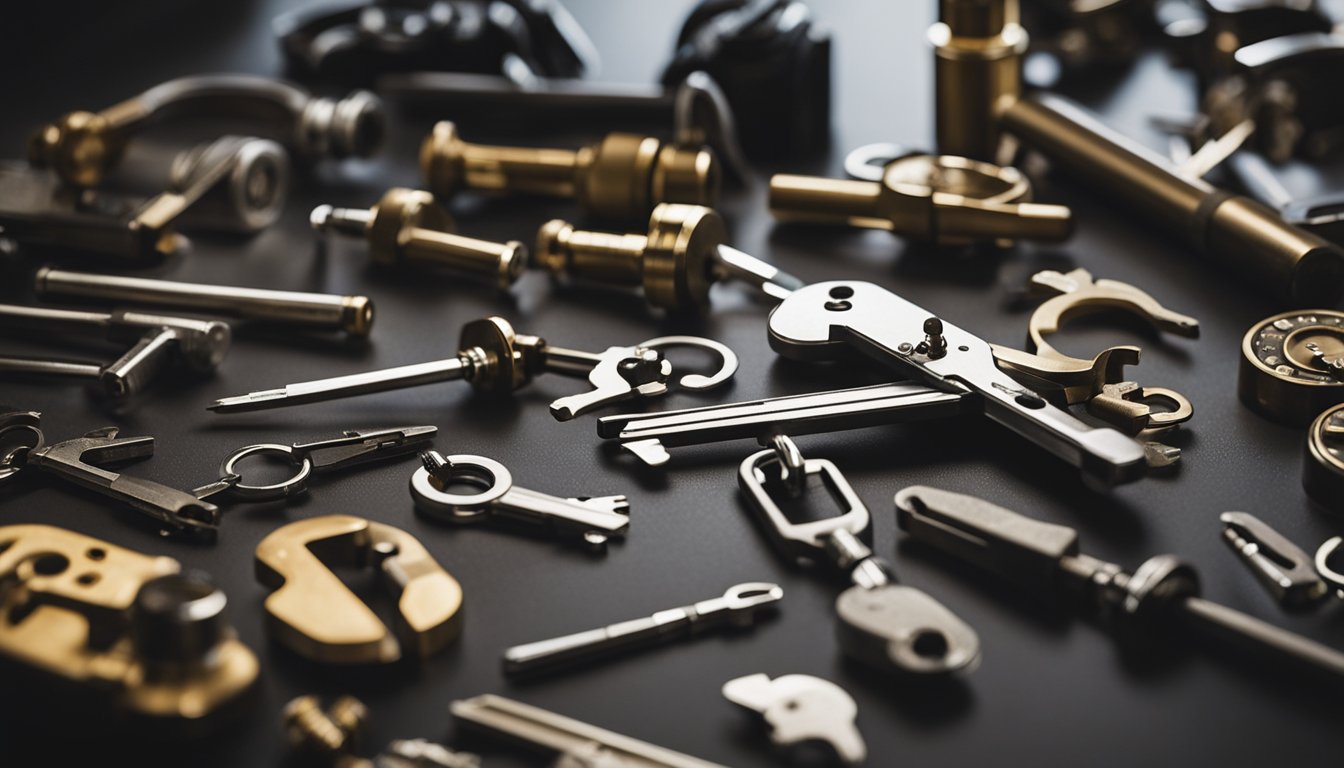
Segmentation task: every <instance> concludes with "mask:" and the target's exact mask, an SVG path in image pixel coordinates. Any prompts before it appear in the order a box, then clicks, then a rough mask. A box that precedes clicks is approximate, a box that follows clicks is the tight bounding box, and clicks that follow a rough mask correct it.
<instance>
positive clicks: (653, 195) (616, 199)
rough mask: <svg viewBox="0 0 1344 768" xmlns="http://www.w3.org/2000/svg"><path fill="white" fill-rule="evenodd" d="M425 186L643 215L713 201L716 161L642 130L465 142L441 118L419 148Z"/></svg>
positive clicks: (613, 215)
mask: <svg viewBox="0 0 1344 768" xmlns="http://www.w3.org/2000/svg"><path fill="white" fill-rule="evenodd" d="M420 170H421V173H423V174H424V177H425V181H426V183H427V184H428V186H429V189H430V191H431V192H433V193H434V194H435V195H437V196H438V197H440V198H444V199H446V198H448V197H451V196H452V195H453V194H455V193H456V192H457V191H458V190H461V189H476V190H482V191H490V192H501V193H509V194H532V195H546V196H550V197H565V198H573V199H575V200H577V201H578V203H579V205H581V206H582V207H583V208H584V210H585V211H587V212H588V213H590V214H592V215H594V216H598V217H601V218H607V219H622V220H631V219H638V218H641V217H644V216H647V215H648V214H649V212H650V211H652V210H653V207H654V206H656V205H658V204H659V203H690V204H694V205H711V206H712V205H713V204H714V202H715V201H716V200H717V198H718V194H719V176H720V170H719V161H718V159H717V158H715V156H714V153H713V151H712V150H710V149H709V148H707V147H701V148H698V149H696V148H687V147H682V146H678V145H676V144H670V143H666V142H663V141H661V140H660V139H655V138H652V137H648V136H639V135H636V134H630V133H610V134H607V136H606V138H604V139H603V140H602V141H601V142H600V143H598V144H594V145H591V146H587V147H583V148H581V149H579V150H577V151H570V150H565V149H530V148H523V147H499V146H489V145H485V144H468V143H467V142H465V141H462V139H461V138H460V137H459V136H458V135H457V128H456V126H454V125H453V124H452V123H450V122H441V123H438V124H437V125H435V126H434V130H433V131H432V132H431V133H430V135H429V136H428V138H426V139H425V142H424V144H423V145H421V147H420Z"/></svg>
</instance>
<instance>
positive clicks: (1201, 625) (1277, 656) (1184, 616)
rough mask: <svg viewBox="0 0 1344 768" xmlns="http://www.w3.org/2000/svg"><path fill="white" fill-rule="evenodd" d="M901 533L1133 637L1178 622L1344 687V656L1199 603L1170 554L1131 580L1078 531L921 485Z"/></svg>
mask: <svg viewBox="0 0 1344 768" xmlns="http://www.w3.org/2000/svg"><path fill="white" fill-rule="evenodd" d="M896 520H897V523H898V525H899V526H900V527H901V529H902V530H904V531H906V532H907V533H908V534H910V536H911V537H912V538H914V539H915V540H917V541H920V542H923V543H927V544H929V545H931V546H933V547H935V548H937V549H940V550H942V551H944V552H946V553H948V554H950V555H952V556H953V557H956V558H958V559H962V560H966V561H968V562H972V563H975V564H976V565H978V566H979V567H981V568H983V569H986V570H988V571H990V572H992V573H994V574H996V575H999V576H1002V577H1003V578H1005V579H1009V580H1011V581H1014V582H1016V583H1018V585H1019V586H1022V587H1024V588H1026V589H1029V590H1032V591H1035V592H1041V593H1046V594H1047V595H1048V596H1049V595H1053V594H1056V593H1059V594H1062V595H1063V596H1066V597H1070V598H1072V600H1073V601H1074V602H1077V603H1079V604H1081V605H1083V606H1084V607H1089V606H1090V607H1091V610H1093V611H1095V612H1097V613H1099V614H1101V615H1102V617H1103V618H1108V619H1109V620H1111V621H1113V622H1115V623H1116V625H1117V629H1119V630H1122V631H1124V632H1125V633H1127V634H1130V635H1138V636H1146V635H1151V634H1152V632H1153V631H1154V629H1155V627H1156V625H1161V624H1165V623H1167V622H1173V623H1175V624H1177V625H1178V626H1180V627H1181V628H1184V629H1186V630H1188V631H1190V632H1193V633H1196V634H1200V635H1203V636H1206V637H1209V638H1211V639H1216V640H1219V641H1226V642H1229V643H1231V644H1232V645H1235V646H1238V647H1240V648H1242V649H1244V650H1246V651H1248V652H1251V653H1255V654H1258V655H1260V656H1261V657H1262V658H1265V657H1268V658H1269V659H1271V660H1273V661H1276V662H1284V663H1287V664H1288V665H1290V666H1292V667H1294V668H1296V669H1297V671H1300V672H1304V673H1305V674H1306V675H1308V676H1309V679H1311V680H1312V681H1313V683H1315V684H1319V685H1321V686H1323V687H1326V688H1336V689H1337V688H1338V687H1339V686H1340V685H1341V684H1344V653H1341V652H1339V651H1337V650H1335V649H1333V648H1329V647H1327V646H1325V645H1322V644H1320V643H1317V642H1315V641H1312V640H1309V639H1307V638H1305V637H1302V636H1301V635H1298V634H1295V633H1293V632H1290V631H1289V630H1286V629H1283V628H1281V627H1277V626H1274V625H1273V624H1268V623H1266V622H1264V621H1261V620H1260V619H1257V618H1255V617H1253V616H1248V615H1246V614H1244V613H1241V612H1240V611H1236V610H1233V609H1231V608H1228V607H1227V606H1224V605H1220V604H1218V603H1214V602H1211V601H1209V600H1205V599H1203V598H1200V597H1198V592H1199V583H1198V578H1197V576H1196V574H1195V572H1194V569H1193V568H1192V567H1191V566H1189V565H1186V564H1184V563H1182V562H1181V561H1179V560H1177V559H1176V558H1174V557H1172V556H1170V555H1159V556H1157V557H1153V558H1150V559H1149V560H1147V561H1145V562H1144V563H1143V564H1142V565H1140V566H1139V568H1138V569H1136V570H1135V571H1134V572H1133V573H1126V572H1125V571H1123V570H1121V568H1120V567H1119V566H1118V565H1115V564H1113V563H1107V562H1104V561H1101V560H1097V559H1095V558H1092V557H1089V556H1087V555H1083V554H1080V553H1079V550H1078V534H1077V532H1076V531H1074V530H1073V529H1072V528H1067V527H1065V526H1062V525H1054V524H1049V523H1043V522H1039V521H1036V520H1032V519H1030V518H1028V517H1025V516H1023V515H1020V514H1017V513H1015V512H1010V511H1008V510H1006V509H1003V508H1002V507H999V506H996V505H994V504H992V503H990V502H988V501H984V500H982V499H979V498H976V497H974V496H967V495H963V494H959V493H952V492H949V491H942V490H938V489H935V488H928V487H925V486H912V487H910V488H906V489H904V490H902V491H901V492H899V493H898V494H896Z"/></svg>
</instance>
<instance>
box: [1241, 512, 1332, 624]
mask: <svg viewBox="0 0 1344 768" xmlns="http://www.w3.org/2000/svg"><path fill="white" fill-rule="evenodd" d="M1218 520H1219V522H1221V523H1222V524H1223V541H1225V542H1227V546H1229V547H1231V548H1232V552H1233V553H1235V554H1236V555H1237V557H1239V558H1241V560H1242V561H1243V562H1245V563H1246V567H1247V568H1250V569H1251V572H1252V573H1254V574H1255V577H1256V579H1258V580H1259V581H1260V583H1261V584H1263V585H1264V587H1265V589H1267V590H1269V592H1270V594H1272V595H1274V599H1275V600H1278V601H1279V603H1280V604H1281V605H1283V606H1284V607H1286V608H1306V607H1309V606H1311V605H1314V604H1315V603H1318V602H1319V601H1320V600H1321V599H1322V598H1324V597H1325V595H1326V588H1325V582H1324V581H1322V580H1321V577H1320V575H1319V574H1317V573H1316V571H1315V570H1314V569H1313V568H1312V560H1311V556H1310V555H1308V554H1307V553H1306V552H1304V551H1302V548H1301V547H1299V546H1297V545H1296V544H1294V543H1293V542H1292V541H1289V540H1288V538H1287V537H1285V536H1284V535H1283V534H1281V533H1279V532H1278V531H1276V530H1274V529H1273V528H1271V527H1270V526H1269V524H1268V523H1265V522H1264V521H1263V520H1261V519H1260V518H1258V517H1256V516H1255V515H1252V514H1249V513H1246V512H1224V513H1223V514H1221V515H1219V516H1218Z"/></svg>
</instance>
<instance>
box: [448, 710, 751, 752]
mask: <svg viewBox="0 0 1344 768" xmlns="http://www.w3.org/2000/svg"><path fill="white" fill-rule="evenodd" d="M449 711H451V712H452V713H453V717H454V718H456V719H457V720H458V721H459V722H461V723H462V724H464V725H466V726H468V727H470V728H472V729H473V730H477V731H481V732H485V733H489V734H493V735H496V736H502V737H504V738H506V739H508V740H510V741H512V742H514V743H517V744H519V745H522V746H530V747H533V748H534V749H535V748H539V749H543V750H545V751H547V752H551V753H553V754H556V755H558V756H559V762H558V763H556V765H557V768H559V766H566V767H567V768H725V767H724V766H720V765H716V764H715V763H710V762H706V761H704V760H700V759H697V758H694V757H690V756H689V755H683V754H681V753H680V752H673V751H672V750H670V749H664V748H662V747H657V746H654V745H652V744H648V743H646V742H643V741H640V740H638V739H632V738H630V737H629V736H623V735H621V734H619V733H613V732H611V731H608V730H606V729H603V728H598V727H597V726H595V725H589V724H587V723H583V722H580V721H578V720H573V719H571V718H568V717H564V716H563V715H557V714H555V713H554V712H549V711H547V710H544V709H541V708H540V707H533V706H530V705H528V704H524V703H522V702H520V701H514V700H513V699H506V698H504V697H503V696H495V695H493V694H484V695H481V696H474V697H472V698H470V699H459V700H457V701H454V702H453V703H452V704H451V705H450V706H449Z"/></svg>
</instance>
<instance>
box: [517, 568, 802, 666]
mask: <svg viewBox="0 0 1344 768" xmlns="http://www.w3.org/2000/svg"><path fill="white" fill-rule="evenodd" d="M783 597H784V590H783V589H782V588H780V586H779V585H778V584H770V583H765V582H749V583H745V584H737V585H735V586H732V587H729V588H728V591H726V592H724V593H723V595H722V596H721V597H715V598H711V599H709V600H701V601H700V602H698V603H694V604H692V605H687V606H683V607H680V608H669V609H667V610H662V611H658V612H657V613H655V614H653V615H651V616H649V617H647V618H639V619H631V620H629V621H622V622H619V623H616V624H610V625H608V626H605V627H599V628H598V629H590V630H587V631H585V632H576V633H574V634H571V635H565V636H563V637H555V638H551V639H548V640H540V641H537V642H533V643H526V644H523V645H515V646H513V647H512V648H508V649H506V650H505V651H504V657H503V662H504V673H505V674H506V675H528V674H536V673H538V672H542V671H546V670H554V669H557V668H559V667H564V666H569V665H573V664H577V663H581V662H592V661H596V660H598V659H601V658H602V657H605V656H609V655H616V654H618V653H620V652H622V651H626V650H629V649H632V648H638V647H643V646H647V645H653V644H656V643H664V642H671V641H673V640H680V639H684V638H688V637H694V636H696V635H699V634H700V633H702V632H708V631H712V630H716V629H722V628H725V627H728V628H736V629H745V628H747V627H750V626H752V625H753V624H754V623H756V617H757V615H758V614H763V613H768V612H771V611H774V610H775V609H776V608H777V606H776V603H778V602H779V601H780V600H781V599H783Z"/></svg>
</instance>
